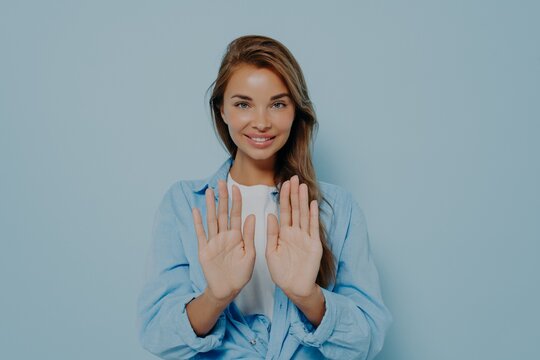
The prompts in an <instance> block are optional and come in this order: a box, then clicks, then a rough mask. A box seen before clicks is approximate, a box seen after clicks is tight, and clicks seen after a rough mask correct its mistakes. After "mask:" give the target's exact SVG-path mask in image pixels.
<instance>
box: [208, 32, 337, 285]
mask: <svg viewBox="0 0 540 360" xmlns="http://www.w3.org/2000/svg"><path fill="white" fill-rule="evenodd" d="M244 64H249V65H255V66H257V67H258V68H267V69H269V70H272V71H273V72H274V73H276V74H277V75H278V76H279V77H280V78H281V80H282V81H283V82H284V83H285V85H286V86H287V88H288V89H289V92H290V94H291V97H292V100H293V102H294V104H295V118H294V121H293V124H292V127H291V132H290V135H289V138H288V140H287V142H286V143H285V145H284V146H283V147H282V148H281V149H280V150H279V151H278V153H277V156H276V164H275V169H274V182H275V183H276V184H281V183H282V182H284V181H286V180H288V179H290V178H291V177H292V176H293V175H298V177H299V180H300V183H305V184H306V185H307V187H308V194H309V202H311V201H312V200H313V199H317V203H318V204H319V209H320V210H322V211H324V210H323V209H321V204H322V201H326V202H327V203H328V205H330V207H331V204H330V203H329V202H328V200H326V199H325V198H324V197H323V196H322V193H321V191H320V189H319V185H318V184H317V180H316V174H315V169H314V167H313V163H312V160H311V146H312V139H313V135H314V132H315V131H316V130H317V128H318V123H317V118H316V115H315V110H314V108H313V104H312V103H311V100H310V98H309V94H308V89H307V85H306V81H305V79H304V75H303V73H302V70H301V68H300V66H299V64H298V62H297V61H296V59H295V58H294V57H293V55H292V54H291V52H290V51H289V50H288V49H287V48H286V47H285V46H284V45H283V44H282V43H280V42H279V41H277V40H274V39H272V38H269V37H266V36H261V35H245V36H241V37H239V38H237V39H235V40H233V41H232V42H231V43H230V44H229V45H228V46H227V49H226V52H225V54H224V55H223V58H222V60H221V66H220V68H219V72H218V75H217V78H216V80H215V81H214V82H213V83H212V84H211V85H210V87H209V89H208V90H210V88H212V86H213V89H212V95H211V97H210V100H209V105H210V111H211V114H212V119H213V122H214V130H215V131H216V133H217V135H218V137H219V138H220V139H221V142H222V143H223V145H224V146H225V148H226V149H227V151H228V152H229V154H230V155H231V156H232V157H233V158H234V157H235V156H236V152H237V150H238V148H237V146H236V144H235V143H234V141H233V140H232V138H231V136H230V135H229V130H228V126H227V124H225V122H224V121H223V118H222V117H221V111H220V110H221V106H222V105H223V95H224V93H225V88H226V86H227V83H228V81H229V79H230V78H231V76H232V74H233V73H234V71H235V70H236V69H237V68H238V67H239V66H240V65H244ZM278 201H279V200H278ZM319 234H320V238H321V243H322V247H323V255H322V258H321V264H320V267H319V273H318V274H317V280H316V282H317V284H319V285H320V286H321V287H327V286H328V285H329V284H330V283H333V282H335V276H336V269H335V259H334V256H333V254H332V251H331V250H330V247H329V246H328V242H327V236H328V234H327V231H326V228H325V225H324V224H323V222H322V221H320V216H319Z"/></svg>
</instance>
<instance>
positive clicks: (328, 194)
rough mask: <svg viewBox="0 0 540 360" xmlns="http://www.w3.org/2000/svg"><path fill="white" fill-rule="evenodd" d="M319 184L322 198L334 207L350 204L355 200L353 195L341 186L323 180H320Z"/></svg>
mask: <svg viewBox="0 0 540 360" xmlns="http://www.w3.org/2000/svg"><path fill="white" fill-rule="evenodd" d="M317 183H318V184H319V189H320V191H321V194H322V196H323V197H324V198H326V200H328V201H329V202H330V203H331V204H332V205H334V204H335V205H345V204H350V202H351V201H352V200H354V197H353V195H352V193H351V192H350V191H349V190H348V189H346V188H345V187H343V186H341V185H338V184H333V183H329V182H326V181H321V180H318V181H317Z"/></svg>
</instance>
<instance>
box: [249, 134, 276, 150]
mask: <svg viewBox="0 0 540 360" xmlns="http://www.w3.org/2000/svg"><path fill="white" fill-rule="evenodd" d="M246 137H247V138H248V142H249V143H250V144H251V145H253V146H255V147H256V148H258V149H262V148H265V147H268V146H270V145H271V144H272V143H273V142H274V139H275V138H276V137H275V136H265V137H260V136H254V137H250V136H248V135H246Z"/></svg>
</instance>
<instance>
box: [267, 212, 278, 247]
mask: <svg viewBox="0 0 540 360" xmlns="http://www.w3.org/2000/svg"><path fill="white" fill-rule="evenodd" d="M278 234H279V225H278V219H277V217H276V215H274V214H268V217H267V225H266V251H267V252H268V251H275V250H276V249H277V242H278Z"/></svg>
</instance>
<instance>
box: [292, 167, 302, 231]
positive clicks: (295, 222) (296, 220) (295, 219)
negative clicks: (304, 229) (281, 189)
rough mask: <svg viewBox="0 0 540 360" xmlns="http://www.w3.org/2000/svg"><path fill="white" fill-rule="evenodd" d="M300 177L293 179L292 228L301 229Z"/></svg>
mask: <svg viewBox="0 0 540 360" xmlns="http://www.w3.org/2000/svg"><path fill="white" fill-rule="evenodd" d="M298 181H299V180H298V175H294V176H293V177H292V178H291V212H292V226H295V227H300V206H299V200H298Z"/></svg>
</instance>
